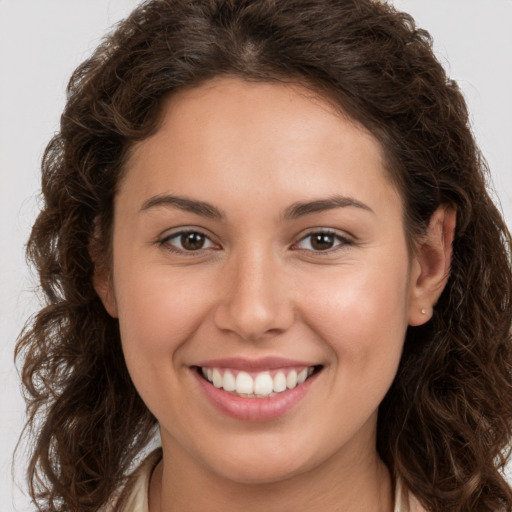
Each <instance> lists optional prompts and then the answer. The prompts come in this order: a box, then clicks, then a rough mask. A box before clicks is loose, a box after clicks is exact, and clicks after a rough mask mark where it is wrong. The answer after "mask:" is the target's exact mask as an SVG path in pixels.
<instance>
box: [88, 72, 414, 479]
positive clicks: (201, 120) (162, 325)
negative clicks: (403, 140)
mask: <svg viewBox="0 0 512 512" xmlns="http://www.w3.org/2000/svg"><path fill="white" fill-rule="evenodd" d="M402 218H403V211H402V203H401V200H400V197H399V195H398V193H397V191H396V190H395V188H394V187H393V185H392V184H391V181H390V179H389V177H388V175H387V172H386V170H385V169H384V166H383V159H382V153H381V148H380V146H379V143H378V142H377V141H376V140H375V139H374V138H373V137H372V136H371V135H370V134H368V133H367V132H366V131H365V130H364V129H363V128H361V127H360V126H358V125H357V124H355V123H354V122H353V121H352V120H350V119H347V118H344V117H342V116H341V115H339V114H338V113H335V112H334V111H333V109H332V108H331V107H329V105H328V104H327V103H326V102H325V101H323V100H322V99H320V98H317V97H314V96H313V95H312V93H311V92H308V91H306V90H305V89H302V88H301V87H300V86H292V85H284V84H267V83H246V82H243V81H241V80H237V79H234V78H231V79H230V78H223V79H217V80H214V81H211V82H209V83H207V84H205V85H202V86H200V87H198V88H196V89H193V90H187V91H182V92H180V93H178V94H176V95H174V96H173V97H172V98H171V99H170V100H168V101H167V103H166V104H165V106H164V111H163V121H162V124H161V127H160V128H159V130H158V131H157V132H156V133H155V134H154V135H153V136H152V137H150V138H148V139H146V140H144V141H143V142H141V143H139V144H138V145H137V146H136V147H135V149H134V152H133V154H132V156H131V157H130V160H129V162H128V164H127V168H126V174H125V177H124V178H123V181H122V182H121V184H120V187H119V192H118V195H117V197H116V200H115V220H114V229H113V272H112V275H113V277H112V287H108V286H106V287H104V288H102V287H101V286H99V287H98V289H99V293H100V295H101V296H102V298H103V300H104V303H105V305H106V307H107V310H108V311H109V312H110V313H111V314H112V315H113V316H115V317H117V318H118V319H119V324H120V330H121V337H122V344H123V350H124V353H125V358H126V363H127V366H128V369H129V371H130V374H131V377H132V379H133V382H134V383H135V386H136V388H137V390H138V392H139V393H140V395H141V397H142V399H143V400H144V401H145V403H146V404H147V406H148V408H149V409H150V410H151V411H152V413H153V414H154V415H155V417H156V418H157V419H158V421H159V423H160V427H161V435H162V443H163V448H164V456H165V454H166V453H169V454H170V456H172V457H174V460H179V461H181V463H182V464H188V465H189V467H200V468H202V469H203V470H206V471H208V472H210V473H211V474H216V475H220V476H223V477H226V478H229V479H231V480H236V481H243V482H271V481H278V480H280V479H285V478H289V477H291V476H293V475H296V474H299V473H304V472H306V471H312V470H315V469H318V468H321V467H325V466H326V465H329V464H337V465H338V467H346V468H351V467H353V465H354V463H355V461H356V460H361V454H367V455H368V457H372V456H376V454H375V436H376V418H377V408H378V406H379V404H380V402H381V400H382V399H383V397H384V395H385V393H386V391H387V390H388V388H389V386H390V385H391V382H392V380H393V378H394V376H395V373H396V370H397V366H398V363H399V360H400V356H401V351H402V346H403V342H404V336H405V331H406V328H407V325H408V323H410V322H411V316H412V313H411V311H412V309H415V306H416V304H415V302H414V301H415V300H416V299H415V298H414V297H415V293H414V286H415V281H416V277H417V274H418V272H419V271H418V270H417V269H418V268H419V267H418V265H416V264H415V262H413V261H411V258H410V257H409V254H408V250H407V244H406V240H405V236H404V227H403V222H402ZM304 379H305V380H304ZM363 458H364V457H363Z"/></svg>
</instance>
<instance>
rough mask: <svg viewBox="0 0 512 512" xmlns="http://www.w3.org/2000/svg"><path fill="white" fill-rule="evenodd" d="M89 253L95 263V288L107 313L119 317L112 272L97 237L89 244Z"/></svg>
mask: <svg viewBox="0 0 512 512" xmlns="http://www.w3.org/2000/svg"><path fill="white" fill-rule="evenodd" d="M89 255H90V257H91V260H92V262H93V264H94V274H93V277H92V284H93V286H94V289H95V290H96V293H97V294H98V297H99V298H100V299H101V302H102V303H103V306H105V309H106V310H107V313H108V314H109V315H110V316H111V317H113V318H117V316H118V315H117V303H116V298H115V294H114V284H113V281H112V273H111V271H110V269H109V268H108V266H107V264H106V262H105V258H104V257H103V255H101V253H100V250H99V247H98V243H97V238H96V237H95V238H94V239H93V240H92V241H91V243H90V244H89Z"/></svg>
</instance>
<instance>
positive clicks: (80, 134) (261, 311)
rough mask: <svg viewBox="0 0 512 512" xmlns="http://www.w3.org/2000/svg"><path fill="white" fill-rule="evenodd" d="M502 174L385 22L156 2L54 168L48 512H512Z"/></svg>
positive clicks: (86, 95) (71, 117) (27, 371)
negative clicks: (495, 190) (494, 188)
mask: <svg viewBox="0 0 512 512" xmlns="http://www.w3.org/2000/svg"><path fill="white" fill-rule="evenodd" d="M485 173H486V167H485V163H484V162H483V160H482V159H481V157H480V155H479V152H478V149H477V148H476V146H475V143H474V140H473V138H472V135H471V132H470V130H469V127H468V119H467V112H466V108H465V104H464V101H463V98H462V96H461V94H460V92H459V90H458V88H457V86H456V84H455V83H453V82H451V81H450V80H448V79H447V77H446V75H445V73H444V71H443V69H442V67H441V66H440V64H439V63H438V62H437V61H436V60H435V58H434V57H433V54H432V49H431V46H430V39H429V37H428V34H427V33H425V32H424V31H421V30H418V29H416V28H415V26H414V23H413V21H412V20H411V19H410V18H409V17H408V16H406V15H404V14H400V13H397V12H395V11H394V10H393V9H392V8H390V7H389V6H386V5H383V4H381V3H379V2H374V1H367V0H357V1H355V0H352V1H350V0H344V1H336V2H327V1H325V2H317V1H315V2H309V1H305V0H290V1H288V0H287V1H285V2H275V1H271V0H252V1H249V0H242V1H234V0H232V1H226V0H223V1H220V0H218V1H214V0H212V1H186V2H178V1H169V0H166V1H164V0H160V1H152V2H148V3H146V4H143V5H142V6H141V7H139V8H138V9H136V10H135V11H134V12H133V13H132V15H131V16H130V17H129V18H128V19H127V20H126V21H125V22H123V23H122V24H121V25H120V26H119V27H118V29H117V30H116V32H115V33H114V34H113V35H111V36H110V37H109V38H108V39H106V40H105V42H104V43H103V44H102V45H101V46H100V47H99V48H98V49H97V50H96V52H95V54H94V55H93V56H92V57H91V58H90V59H89V60H87V61H86V62H85V63H84V64H82V66H80V67H79V68H78V69H77V71H76V72H75V74H74V75H73V77H72V80H71V82H70V86H69V97H68V103H67V106H66V109H65V112H64V114H63V117H62V123H61V131H60V133H59V134H58V135H57V136H56V137H55V138H54V139H53V140H52V141H51V143H50V144H49V146H48V148H47V151H46V154H45V158H44V162H43V193H44V197H45V204H44V206H43V209H42V211H41V214H40V216H39V218H38V219H37V221H36V224H35V225H34V229H33V232H32V236H31V239H30V241H29V249H28V250H29V255H30V257H31V258H32V260H33V261H34V263H35V265H36V267H37V268H38V271H39V273H40V276H41V284H42V288H43V290H44V292H45V294H46V297H47V300H48V305H47V306H46V307H45V308H44V309H43V310H42V311H41V312H40V313H39V314H38V315H37V316H36V317H35V319H34V320H33V322H32V323H31V324H30V325H29V326H28V327H27V329H26V331H25V332H24V333H23V335H22V337H21V339H20V341H19V345H18V355H19V356H20V357H21V356H23V357H24V358H25V362H24V368H23V379H24V384H25V386H26V388H27V391H28V393H29V396H30V402H29V404H30V411H31V418H30V423H31V424H33V425H34V426H35V425H40V427H37V428H39V430H38V432H37V440H36V444H35V448H34V453H33V457H32V460H31V465H30V468H29V476H30V482H31V484H32V487H31V491H32V496H33V498H34V500H35V502H37V503H38V506H39V509H40V510H52V511H57V510H77V511H86V510H91V511H92V510H99V509H101V508H102V507H103V508H104V509H106V510H109V509H114V510H133V511H138V510H149V511H150V512H155V511H159V510H165V511H172V510H186V511H194V510H211V511H214V510H220V509H222V510H240V509H242V510H270V511H272V510H325V511H329V510H347V511H348V510H351V511H360V510H361V511H362V510H381V511H386V512H387V511H393V510H395V511H399V510H402V511H405V510H411V511H412V510H418V511H420V510H431V511H443V512H446V511H479V512H480V511H484V510H489V511H491V510H492V511H496V510H510V509H511V508H512V494H511V491H510V489H509V486H508V485H507V483H506V481H505V480H504V479H503V476H502V474H501V473H500V469H501V468H502V467H503V465H504V463H505V462H506V453H505V450H506V447H507V444H508V442H509V440H510V428H511V415H512V412H511V405H510V404H511V403H512V401H511V394H512V387H511V376H510V366H511V364H512V354H511V345H510V324H511V320H512V319H511V305H510V299H509V298H510V294H511V282H512V279H511V269H510V261H509V252H508V251H509V244H510V237H509V234H508V231H507V229H506V227H505V224H504V222H503V220H502V218H501V216H500V214H499V212H498V211H497V209H496V208H495V206H494V205H493V204H492V202H491V200H490V199H489V196H488V194H487V192H486V190H485ZM39 422H41V423H39ZM157 428H158V430H159V433H160V437H161V444H162V447H161V449H160V450H157V451H156V452H154V453H153V454H152V455H150V457H149V458H148V459H146V461H145V462H144V463H142V465H141V466H140V467H139V468H138V469H137V470H136V471H135V472H134V474H133V476H132V477H131V478H130V479H129V480H128V481H127V482H126V481H125V480H126V476H127V475H128V474H129V473H130V471H131V470H132V469H133V468H135V467H137V465H138V464H139V459H140V456H141V453H142V450H143V449H144V447H145V446H147V444H148V442H149V441H150V440H151V439H152V438H153V437H154V435H155V431H156V429H157Z"/></svg>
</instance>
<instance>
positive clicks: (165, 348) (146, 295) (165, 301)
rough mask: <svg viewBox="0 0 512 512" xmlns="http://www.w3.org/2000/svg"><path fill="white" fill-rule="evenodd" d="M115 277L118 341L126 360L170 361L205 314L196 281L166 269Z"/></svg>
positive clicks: (203, 298) (202, 299) (203, 303)
mask: <svg viewBox="0 0 512 512" xmlns="http://www.w3.org/2000/svg"><path fill="white" fill-rule="evenodd" d="M148 268H149V269H150V270H139V271H138V272H131V273H129V274H125V275H119V279H118V283H119V284H118V287H116V296H117V298H118V301H117V302H118V310H119V323H120V328H121V339H122V342H123V349H124V351H125V355H126V357H127V359H129V358H133V359H135V360H136V358H140V360H144V359H146V360H154V361H155V364H158V363H159V362H162V359H161V358H162V357H165V359H166V360H167V361H168V360H172V359H173V357H174V354H175V352H176V351H177V350H178V349H179V346H180V345H181V344H182V343H184V342H185V341H186V340H187V339H189V338H191V337H192V336H193V334H194V332H195V331H196V330H197V329H198V328H199V326H200V324H201V321H202V319H203V318H204V316H205V315H206V314H207V310H208V308H207V306H206V301H205V294H204V293H201V290H198V289H197V285H196V283H197V281H196V279H190V277H189V276H187V275H181V274H180V273H177V272H173V271H172V270H171V269H169V268H165V267H163V268H158V269H157V270H154V269H152V268H151V266H149V267H148Z"/></svg>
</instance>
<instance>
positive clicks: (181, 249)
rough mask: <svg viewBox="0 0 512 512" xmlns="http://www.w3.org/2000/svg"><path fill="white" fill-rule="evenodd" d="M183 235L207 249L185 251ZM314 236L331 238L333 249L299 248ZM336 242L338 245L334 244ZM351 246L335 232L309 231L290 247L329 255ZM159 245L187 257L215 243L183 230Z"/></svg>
mask: <svg viewBox="0 0 512 512" xmlns="http://www.w3.org/2000/svg"><path fill="white" fill-rule="evenodd" d="M185 235H189V236H190V235H196V236H197V235H199V236H200V237H202V239H203V240H204V242H205V243H206V244H209V246H208V247H204V246H201V247H199V248H198V249H186V248H185V247H183V241H184V240H183V237H184V236H185ZM315 235H316V236H322V237H326V236H327V237H332V240H333V244H334V245H333V247H329V248H327V249H324V250H315V249H314V248H305V247H300V244H301V243H303V242H304V241H305V240H307V239H310V243H309V245H310V246H311V242H312V237H313V236H315ZM172 240H179V241H180V242H179V243H181V245H182V247H176V245H175V244H173V243H172V242H171V241H172ZM336 241H337V242H338V243H336ZM351 244H352V241H351V240H349V239H348V238H347V237H344V236H342V235H340V234H339V233H337V232H336V231H333V230H330V229H317V230H315V231H310V232H309V233H308V234H306V235H305V236H303V237H302V238H301V239H300V240H299V241H298V242H296V243H294V244H293V245H292V249H294V250H299V251H307V252H313V253H316V254H330V253H332V252H335V251H337V250H339V249H341V248H342V247H346V246H348V245H351ZM159 245H161V246H164V247H165V248H166V249H168V250H170V251H172V252H176V253H179V254H187V255H193V254H194V253H195V254H198V253H202V252H203V251H205V250H209V249H215V248H216V245H215V243H214V242H212V240H211V238H210V237H209V236H208V235H206V234H205V233H204V232H202V231H200V230H196V229H184V230H182V231H178V232H177V233H172V234H171V235H168V236H166V237H164V238H163V239H162V240H160V241H159Z"/></svg>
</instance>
